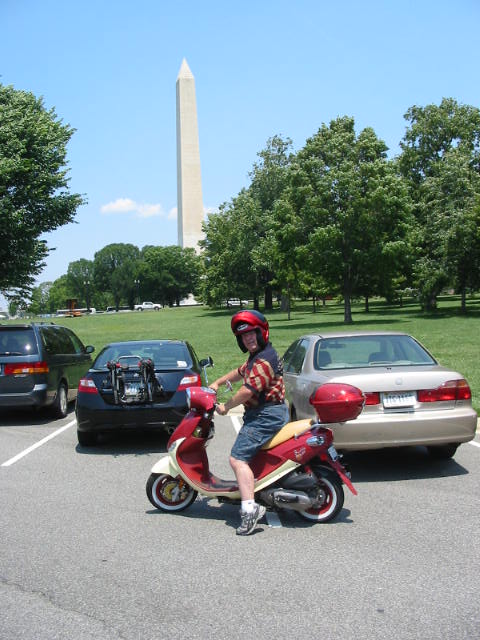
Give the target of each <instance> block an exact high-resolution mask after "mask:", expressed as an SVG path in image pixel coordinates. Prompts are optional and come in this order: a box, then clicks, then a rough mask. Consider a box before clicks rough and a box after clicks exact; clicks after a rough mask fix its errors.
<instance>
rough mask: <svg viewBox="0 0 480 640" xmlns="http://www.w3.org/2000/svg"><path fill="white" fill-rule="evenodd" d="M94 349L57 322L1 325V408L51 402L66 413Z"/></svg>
mask: <svg viewBox="0 0 480 640" xmlns="http://www.w3.org/2000/svg"><path fill="white" fill-rule="evenodd" d="M93 351H94V347H92V346H87V347H85V346H84V345H83V343H82V341H81V340H80V338H79V337H78V336H77V335H75V333H74V332H73V331H71V330H70V329H68V328H67V327H62V326H60V325H57V324H53V323H32V324H11V325H0V408H28V407H44V406H49V407H51V410H52V413H53V414H54V415H55V416H56V417H58V418H63V417H65V416H66V415H67V411H68V403H69V402H70V401H72V400H74V399H75V398H76V396H77V389H78V383H79V380H80V379H81V377H82V376H83V375H84V374H85V373H86V372H87V371H88V369H89V367H90V365H91V362H92V358H91V356H90V354H91V353H92V352H93Z"/></svg>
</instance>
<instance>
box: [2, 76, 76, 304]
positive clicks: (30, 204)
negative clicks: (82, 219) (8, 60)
mask: <svg viewBox="0 0 480 640" xmlns="http://www.w3.org/2000/svg"><path fill="white" fill-rule="evenodd" d="M73 132H74V129H72V128H71V127H70V126H69V125H65V124H62V121H61V120H59V119H58V117H57V115H56V113H55V110H54V109H50V110H47V109H46V108H45V107H44V104H43V100H42V99H41V98H36V97H35V96H34V95H33V94H32V93H28V92H26V91H17V90H15V89H13V87H11V86H3V85H0V291H1V292H2V293H3V294H4V295H5V297H7V298H9V299H10V298H15V297H17V298H20V297H24V296H27V297H28V295H29V293H30V292H31V290H32V287H33V283H34V280H35V276H37V275H38V274H39V273H40V271H41V270H42V268H43V267H44V266H45V258H46V257H47V255H48V253H49V251H50V249H49V247H48V246H47V243H46V241H45V240H43V239H41V235H42V234H44V233H47V232H49V231H52V230H54V229H57V228H58V227H60V226H62V225H64V224H67V223H68V222H72V221H73V219H74V215H75V212H76V210H77V208H78V207H79V206H80V205H81V204H82V203H83V202H84V199H83V198H82V196H81V195H79V194H71V193H69V191H68V188H67V187H68V178H67V173H68V171H67V169H66V145H67V143H68V141H69V140H70V138H71V136H72V135H73Z"/></svg>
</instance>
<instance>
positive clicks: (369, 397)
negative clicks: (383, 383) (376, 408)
mask: <svg viewBox="0 0 480 640" xmlns="http://www.w3.org/2000/svg"><path fill="white" fill-rule="evenodd" d="M364 395H365V406H367V407H370V406H372V405H375V404H380V394H379V393H378V391H370V392H368V393H365V392H364Z"/></svg>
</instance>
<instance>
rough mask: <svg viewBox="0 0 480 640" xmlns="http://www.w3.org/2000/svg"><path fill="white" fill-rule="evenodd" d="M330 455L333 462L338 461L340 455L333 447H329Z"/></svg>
mask: <svg viewBox="0 0 480 640" xmlns="http://www.w3.org/2000/svg"><path fill="white" fill-rule="evenodd" d="M328 455H329V456H330V458H331V459H332V460H338V453H337V450H336V449H335V447H334V446H333V445H332V446H331V447H328Z"/></svg>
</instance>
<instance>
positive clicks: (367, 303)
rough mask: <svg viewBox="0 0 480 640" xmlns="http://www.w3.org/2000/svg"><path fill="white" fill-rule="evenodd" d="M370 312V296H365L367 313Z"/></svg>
mask: <svg viewBox="0 0 480 640" xmlns="http://www.w3.org/2000/svg"><path fill="white" fill-rule="evenodd" d="M369 311H370V306H369V300H368V296H365V313H368V312H369Z"/></svg>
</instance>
